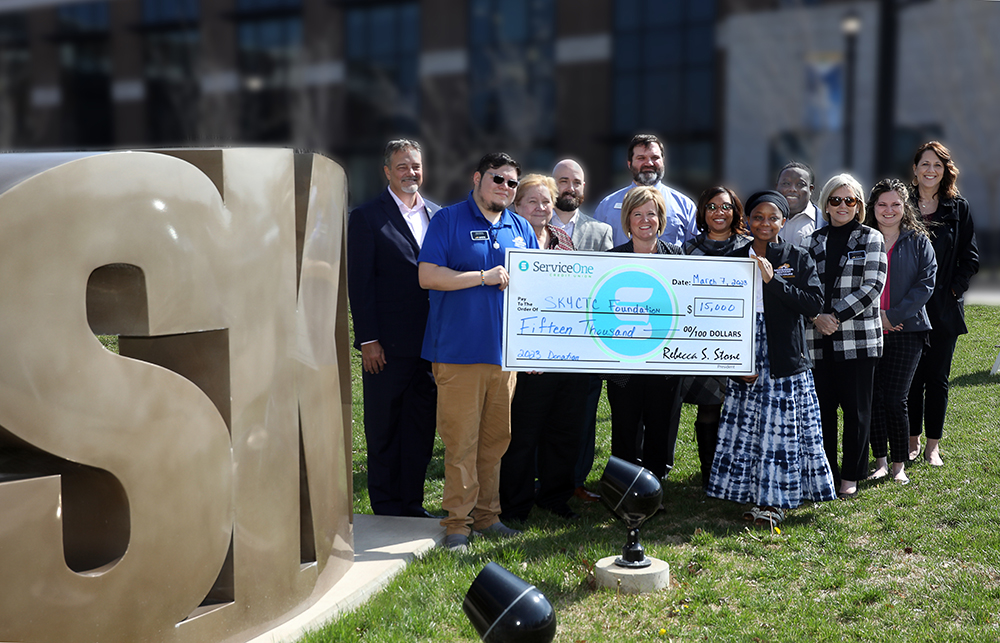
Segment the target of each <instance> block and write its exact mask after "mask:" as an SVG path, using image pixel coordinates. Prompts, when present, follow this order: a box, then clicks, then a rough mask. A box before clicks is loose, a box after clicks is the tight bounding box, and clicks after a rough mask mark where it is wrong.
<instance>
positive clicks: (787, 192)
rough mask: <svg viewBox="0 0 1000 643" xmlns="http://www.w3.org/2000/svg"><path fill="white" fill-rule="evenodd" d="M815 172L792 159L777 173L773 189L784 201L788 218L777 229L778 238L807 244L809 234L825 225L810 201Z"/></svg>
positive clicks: (804, 245) (794, 243)
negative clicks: (786, 204) (779, 235)
mask: <svg viewBox="0 0 1000 643" xmlns="http://www.w3.org/2000/svg"><path fill="white" fill-rule="evenodd" d="M815 183H816V175H815V174H813V171H812V168H811V167H809V166H808V165H806V164H805V163H799V162H798V161H792V162H791V163H788V164H786V165H785V167H783V168H781V171H780V172H778V181H777V183H776V184H775V189H776V190H777V191H778V192H780V193H781V194H783V195H784V197H785V199H786V200H787V201H788V211H789V214H788V220H787V221H785V225H784V226H782V228H781V238H782V240H784V241H786V242H787V243H790V244H792V245H796V246H802V247H804V248H808V247H809V235H811V234H812V233H813V232H815V231H816V230H819V229H820V228H822V227H823V226H825V225H826V219H824V218H823V216H822V214H821V213H820V211H819V208H818V207H817V206H816V204H815V203H813V202H812V193H813V190H814V189H816V185H815Z"/></svg>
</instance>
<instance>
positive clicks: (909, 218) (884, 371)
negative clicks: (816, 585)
mask: <svg viewBox="0 0 1000 643" xmlns="http://www.w3.org/2000/svg"><path fill="white" fill-rule="evenodd" d="M865 223H867V224H868V225H869V226H871V227H873V228H876V227H877V228H878V231H879V232H881V233H882V236H883V237H884V238H885V247H886V248H887V250H886V255H887V258H888V270H887V275H886V283H885V288H883V289H882V297H881V299H880V300H879V307H880V311H879V314H880V315H881V319H882V358H881V359H880V360H879V361H878V364H877V365H876V366H875V388H874V391H873V392H872V441H871V443H872V455H874V456H875V471H874V472H873V473H872V475H871V477H872V478H884V477H885V476H887V475H889V461H888V456H889V453H890V449H889V448H887V447H886V444H887V442H888V445H889V447H891V453H892V478H893V480H895V481H896V482H898V483H900V484H907V483H908V482H909V481H910V479H909V478H908V477H907V476H906V472H905V471H904V469H905V467H906V461H907V459H908V456H909V437H910V422H909V418H908V414H907V397H908V395H909V393H910V383H911V382H912V381H913V374H914V373H916V371H917V363H918V362H919V361H920V353H921V351H922V350H923V347H924V344H925V343H926V342H927V331H928V330H930V327H931V324H930V321H929V320H928V319H927V311H926V310H925V308H924V304H926V303H927V300H928V299H930V298H931V293H933V292H934V277H935V275H936V273H937V262H936V261H935V260H934V248H932V247H931V241H930V238H929V237H928V235H927V228H925V227H924V224H923V223H922V222H921V221H920V218H919V217H918V216H917V212H916V210H915V209H914V207H913V205H912V204H911V203H910V200H909V194H908V190H907V189H906V186H905V185H904V184H903V182H902V181H900V180H898V179H883V180H881V181H879V182H878V183H876V184H875V187H873V188H872V191H871V195H870V196H869V197H868V218H867V219H865Z"/></svg>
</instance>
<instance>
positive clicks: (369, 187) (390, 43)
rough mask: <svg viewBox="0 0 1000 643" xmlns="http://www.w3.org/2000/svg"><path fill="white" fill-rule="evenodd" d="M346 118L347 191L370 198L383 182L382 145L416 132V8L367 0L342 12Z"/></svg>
mask: <svg viewBox="0 0 1000 643" xmlns="http://www.w3.org/2000/svg"><path fill="white" fill-rule="evenodd" d="M344 18H345V33H344V41H345V43H346V58H347V97H346V98H347V122H348V123H349V124H350V131H351V139H352V140H351V143H350V145H349V146H348V147H347V149H345V150H344V152H345V154H346V156H347V157H348V158H349V159H350V161H349V163H350V164H351V165H352V166H356V168H357V172H356V173H355V174H352V179H356V180H354V184H353V185H352V186H351V191H352V193H353V194H354V195H356V196H357V197H359V198H362V199H367V198H370V197H373V196H374V195H375V194H376V193H377V192H378V191H379V190H381V189H382V186H383V185H384V183H385V179H384V178H383V174H382V171H381V166H382V149H383V147H384V145H385V142H386V140H387V139H389V138H393V137H396V136H416V135H417V134H418V133H419V131H420V83H419V69H418V61H419V59H420V6H419V3H417V2H391V3H389V2H369V3H367V5H366V6H360V5H351V6H350V7H349V8H348V9H347V10H346V11H345V16H344Z"/></svg>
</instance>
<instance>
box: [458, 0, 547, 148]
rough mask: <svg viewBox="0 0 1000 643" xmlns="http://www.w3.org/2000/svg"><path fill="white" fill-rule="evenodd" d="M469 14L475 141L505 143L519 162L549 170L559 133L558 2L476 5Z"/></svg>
mask: <svg viewBox="0 0 1000 643" xmlns="http://www.w3.org/2000/svg"><path fill="white" fill-rule="evenodd" d="M469 9H470V11H469V17H470V21H471V22H470V25H469V62H470V68H469V90H470V93H469V99H470V103H471V104H470V112H471V114H470V125H471V127H472V134H473V140H477V141H481V143H482V144H484V145H487V146H490V145H495V144H496V143H501V144H503V145H504V147H506V148H507V149H510V150H511V151H512V152H515V154H519V155H522V158H518V161H519V162H521V163H522V164H523V165H525V166H526V167H548V166H549V165H551V162H552V160H553V151H552V150H553V146H554V142H553V136H554V130H555V125H554V114H555V17H556V16H555V2H554V1H553V0H472V2H470V3H469ZM494 141H496V143H494ZM524 154H527V157H524V156H523V155H524Z"/></svg>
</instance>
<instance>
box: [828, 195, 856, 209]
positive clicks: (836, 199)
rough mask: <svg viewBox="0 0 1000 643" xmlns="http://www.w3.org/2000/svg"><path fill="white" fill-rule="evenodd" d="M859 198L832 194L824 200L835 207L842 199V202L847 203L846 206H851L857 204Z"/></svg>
mask: <svg viewBox="0 0 1000 643" xmlns="http://www.w3.org/2000/svg"><path fill="white" fill-rule="evenodd" d="M860 200H861V199H855V198H854V197H853V196H832V197H830V198H829V199H827V200H826V202H827V203H829V204H830V205H832V206H833V207H837V206H838V205H840V202H841V201H843V202H844V203H846V204H847V207H849V208H853V207H854V206H855V205H857V203H858V201H860Z"/></svg>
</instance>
